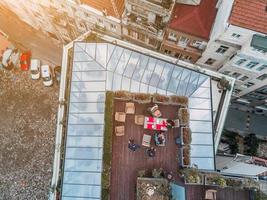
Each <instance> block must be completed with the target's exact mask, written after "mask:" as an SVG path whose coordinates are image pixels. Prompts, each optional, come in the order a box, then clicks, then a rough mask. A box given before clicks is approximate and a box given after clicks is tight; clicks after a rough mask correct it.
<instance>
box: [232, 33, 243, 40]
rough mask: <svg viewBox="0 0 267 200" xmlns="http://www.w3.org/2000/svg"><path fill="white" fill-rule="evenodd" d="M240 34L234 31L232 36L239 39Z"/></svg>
mask: <svg viewBox="0 0 267 200" xmlns="http://www.w3.org/2000/svg"><path fill="white" fill-rule="evenodd" d="M240 36H241V35H240V34H237V33H232V37H233V38H236V39H238V38H240Z"/></svg>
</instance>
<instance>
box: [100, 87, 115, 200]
mask: <svg viewBox="0 0 267 200" xmlns="http://www.w3.org/2000/svg"><path fill="white" fill-rule="evenodd" d="M113 98H114V93H113V92H110V91H108V92H106V105H105V129H104V148H103V171H102V194H101V196H102V199H103V200H108V199H109V193H110V173H111V161H112V135H113V104H114V102H113Z"/></svg>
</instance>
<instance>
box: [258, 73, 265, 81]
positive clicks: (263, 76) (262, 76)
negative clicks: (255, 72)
mask: <svg viewBox="0 0 267 200" xmlns="http://www.w3.org/2000/svg"><path fill="white" fill-rule="evenodd" d="M257 79H258V80H261V81H264V80H265V79H267V74H263V75H261V76H259V77H258V78H257Z"/></svg>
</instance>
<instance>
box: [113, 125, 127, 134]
mask: <svg viewBox="0 0 267 200" xmlns="http://www.w3.org/2000/svg"><path fill="white" fill-rule="evenodd" d="M124 131H125V128H124V126H116V127H115V134H116V136H124Z"/></svg>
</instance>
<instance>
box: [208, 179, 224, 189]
mask: <svg viewBox="0 0 267 200" xmlns="http://www.w3.org/2000/svg"><path fill="white" fill-rule="evenodd" d="M222 178H223V179H224V177H222ZM208 179H209V177H206V176H205V185H208V186H217V187H220V188H221V187H222V186H221V185H219V184H217V183H216V182H212V183H209V182H208ZM224 187H226V186H224ZM224 187H223V188H224Z"/></svg>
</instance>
